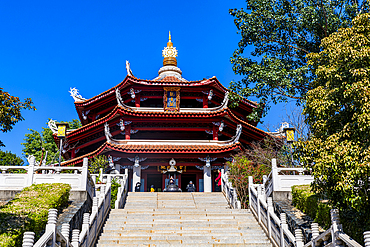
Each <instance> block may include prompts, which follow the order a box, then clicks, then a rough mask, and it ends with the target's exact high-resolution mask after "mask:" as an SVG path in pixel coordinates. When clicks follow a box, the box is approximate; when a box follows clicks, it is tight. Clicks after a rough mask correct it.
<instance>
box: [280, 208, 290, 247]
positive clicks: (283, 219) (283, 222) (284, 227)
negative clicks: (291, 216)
mask: <svg viewBox="0 0 370 247" xmlns="http://www.w3.org/2000/svg"><path fill="white" fill-rule="evenodd" d="M280 221H281V225H280V246H285V240H284V230H287V229H288V224H287V222H286V214H285V213H281V214H280Z"/></svg>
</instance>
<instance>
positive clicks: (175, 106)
mask: <svg viewBox="0 0 370 247" xmlns="http://www.w3.org/2000/svg"><path fill="white" fill-rule="evenodd" d="M163 89H164V96H163V101H164V102H163V106H164V111H172V112H178V111H179V109H180V88H179V87H164V88H163Z"/></svg>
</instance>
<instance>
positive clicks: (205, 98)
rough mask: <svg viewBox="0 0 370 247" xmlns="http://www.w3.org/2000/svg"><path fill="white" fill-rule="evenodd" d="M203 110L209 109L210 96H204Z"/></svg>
mask: <svg viewBox="0 0 370 247" xmlns="http://www.w3.org/2000/svg"><path fill="white" fill-rule="evenodd" d="M203 108H208V96H207V95H205V94H203Z"/></svg>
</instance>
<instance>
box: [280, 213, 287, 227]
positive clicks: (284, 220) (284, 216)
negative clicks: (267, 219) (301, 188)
mask: <svg viewBox="0 0 370 247" xmlns="http://www.w3.org/2000/svg"><path fill="white" fill-rule="evenodd" d="M280 220H281V224H286V214H285V213H281V214H280Z"/></svg>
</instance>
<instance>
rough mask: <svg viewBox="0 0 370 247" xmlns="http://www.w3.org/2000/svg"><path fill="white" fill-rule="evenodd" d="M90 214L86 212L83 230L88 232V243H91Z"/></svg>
mask: <svg viewBox="0 0 370 247" xmlns="http://www.w3.org/2000/svg"><path fill="white" fill-rule="evenodd" d="M89 229H90V214H89V213H84V217H83V221H82V230H81V232H86V243H87V244H88V243H89Z"/></svg>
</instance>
